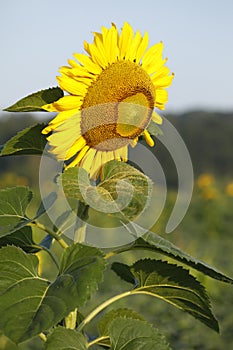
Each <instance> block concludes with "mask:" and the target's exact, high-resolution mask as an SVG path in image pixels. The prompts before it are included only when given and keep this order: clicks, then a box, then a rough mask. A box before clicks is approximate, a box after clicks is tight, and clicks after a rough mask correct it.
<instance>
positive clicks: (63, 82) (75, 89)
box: [57, 75, 87, 96]
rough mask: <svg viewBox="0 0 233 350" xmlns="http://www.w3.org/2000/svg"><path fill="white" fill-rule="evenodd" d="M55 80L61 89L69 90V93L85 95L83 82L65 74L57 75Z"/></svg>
mask: <svg viewBox="0 0 233 350" xmlns="http://www.w3.org/2000/svg"><path fill="white" fill-rule="evenodd" d="M57 80H58V83H59V85H60V87H61V89H62V90H65V91H67V92H69V93H70V94H71V95H78V96H85V94H86V91H87V86H85V85H84V84H82V83H80V82H77V81H75V80H74V79H72V78H70V77H67V76H66V75H63V76H62V77H57Z"/></svg>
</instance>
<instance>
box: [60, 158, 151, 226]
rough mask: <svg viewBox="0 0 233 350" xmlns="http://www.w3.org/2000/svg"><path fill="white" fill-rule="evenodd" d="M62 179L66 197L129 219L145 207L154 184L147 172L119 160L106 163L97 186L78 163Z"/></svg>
mask: <svg viewBox="0 0 233 350" xmlns="http://www.w3.org/2000/svg"><path fill="white" fill-rule="evenodd" d="M59 181H62V187H63V190H64V193H65V194H66V196H67V197H69V198H75V199H78V200H80V201H83V202H85V201H86V202H90V203H91V204H92V207H94V208H99V210H100V211H102V212H106V213H109V212H110V213H112V215H114V216H116V217H120V218H121V219H126V220H132V219H134V218H135V217H136V216H137V215H138V214H140V213H141V212H142V211H143V210H144V209H145V207H146V205H147V201H148V200H149V197H150V195H151V186H152V183H151V180H150V179H149V178H148V177H147V176H145V175H144V174H142V173H141V172H139V171H138V170H137V169H135V168H133V167H132V166H130V165H128V164H126V163H123V162H118V161H116V160H113V161H110V162H108V163H106V164H105V165H104V166H103V169H102V180H101V182H100V183H99V184H98V185H97V186H92V185H91V183H90V181H89V179H88V175H87V173H86V171H85V170H84V169H82V168H78V167H75V168H70V169H68V170H66V171H65V172H64V173H63V174H62V176H61V179H59Z"/></svg>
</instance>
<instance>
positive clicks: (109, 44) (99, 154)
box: [42, 23, 173, 178]
mask: <svg viewBox="0 0 233 350" xmlns="http://www.w3.org/2000/svg"><path fill="white" fill-rule="evenodd" d="M148 42H149V37H148V33H145V35H144V36H141V34H140V32H139V31H137V32H136V34H135V35H134V32H133V29H132V28H131V26H130V25H129V24H128V23H125V24H124V26H123V28H122V31H121V33H118V30H117V28H116V26H115V25H114V24H112V27H111V28H110V29H107V28H105V27H102V33H94V42H93V43H92V44H89V43H87V42H86V41H85V42H84V49H85V51H86V52H87V54H88V55H86V54H78V53H75V54H74V58H75V59H76V60H68V63H69V65H70V66H69V67H66V66H63V67H61V68H60V70H59V72H60V74H61V76H59V77H57V80H58V83H59V85H60V87H61V89H62V90H64V91H66V92H68V93H69V95H66V96H64V97H62V98H61V99H59V100H58V101H56V102H54V103H51V104H48V105H45V106H43V109H45V110H47V111H49V112H59V113H58V115H57V116H56V117H55V118H54V119H53V120H52V121H51V122H50V123H49V125H48V126H47V127H46V128H45V129H44V130H43V131H42V132H43V133H44V134H48V133H51V132H52V133H51V134H50V135H49V136H48V138H47V139H48V141H49V144H50V146H51V150H50V151H51V152H52V153H53V154H55V155H56V157H57V158H58V159H59V160H65V161H66V164H68V165H66V167H67V168H68V167H74V166H76V165H79V166H81V167H83V168H84V169H86V171H87V172H88V173H89V174H90V177H91V178H96V177H97V176H98V174H99V171H100V169H101V167H102V166H103V164H105V163H106V162H108V161H110V160H113V159H117V160H122V161H127V158H128V145H129V144H130V145H131V146H133V147H134V146H135V145H136V144H137V140H138V137H139V136H140V135H143V136H144V137H145V140H146V142H147V143H148V144H149V145H150V146H153V145H154V142H153V140H152V138H151V136H150V134H149V132H148V131H147V130H146V128H147V126H148V124H149V122H150V120H151V119H152V120H154V121H155V122H156V123H158V124H161V123H162V119H161V117H160V116H159V115H158V114H156V113H154V112H153V110H154V107H157V108H159V109H161V110H163V109H164V105H165V103H166V102H167V100H168V93H167V91H166V90H165V89H166V88H167V87H168V86H169V85H170V84H171V83H172V79H173V74H172V75H169V73H170V71H169V69H168V68H167V67H166V66H164V64H165V63H166V61H167V59H163V58H162V51H163V43H162V42H160V43H158V44H156V45H154V46H152V47H151V48H150V49H149V50H148V51H146V49H147V47H148Z"/></svg>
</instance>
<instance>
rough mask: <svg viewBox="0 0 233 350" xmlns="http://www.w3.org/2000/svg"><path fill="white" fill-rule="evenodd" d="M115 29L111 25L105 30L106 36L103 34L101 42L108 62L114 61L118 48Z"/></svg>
mask: <svg viewBox="0 0 233 350" xmlns="http://www.w3.org/2000/svg"><path fill="white" fill-rule="evenodd" d="M117 35H118V34H117V30H116V27H115V26H112V27H111V28H110V29H109V31H108V32H107V34H106V36H103V44H104V46H105V51H106V53H107V59H108V63H109V64H111V63H113V62H116V60H117V56H118V55H119V50H118V46H117V39H118V36H117Z"/></svg>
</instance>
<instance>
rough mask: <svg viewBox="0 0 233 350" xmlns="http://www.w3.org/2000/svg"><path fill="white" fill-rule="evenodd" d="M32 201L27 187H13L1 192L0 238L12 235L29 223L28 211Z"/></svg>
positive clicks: (30, 192)
mask: <svg viewBox="0 0 233 350" xmlns="http://www.w3.org/2000/svg"><path fill="white" fill-rule="evenodd" d="M31 200H32V191H31V190H29V188H27V187H13V188H8V189H6V190H1V191H0V236H4V235H7V234H10V233H12V232H14V231H16V230H18V229H19V228H21V227H23V226H26V225H27V224H28V222H29V219H28V217H27V216H26V209H27V207H28V205H29V203H30V202H31Z"/></svg>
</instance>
